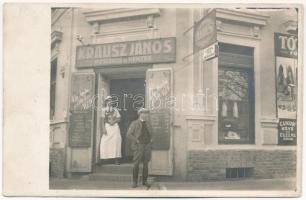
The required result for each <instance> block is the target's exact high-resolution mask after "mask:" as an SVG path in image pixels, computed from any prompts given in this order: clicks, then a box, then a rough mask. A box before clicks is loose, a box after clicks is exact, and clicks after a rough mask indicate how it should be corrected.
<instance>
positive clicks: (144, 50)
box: [76, 37, 176, 68]
mask: <svg viewBox="0 0 306 200" xmlns="http://www.w3.org/2000/svg"><path fill="white" fill-rule="evenodd" d="M76 51H77V52H76V67H77V68H86V67H98V66H116V65H131V64H150V63H170V62H175V60H176V40H175V38H173V37H172V38H160V39H149V40H137V41H126V42H116V43H106V44H96V45H87V46H78V47H77V50H76Z"/></svg>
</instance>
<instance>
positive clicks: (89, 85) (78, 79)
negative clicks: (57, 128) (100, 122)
mask: <svg viewBox="0 0 306 200" xmlns="http://www.w3.org/2000/svg"><path fill="white" fill-rule="evenodd" d="M94 80H95V79H94V74H88V73H74V74H73V75H72V81H71V85H72V88H71V96H70V118H69V146H70V147H90V146H91V138H92V133H93V106H94V104H93V103H94Z"/></svg>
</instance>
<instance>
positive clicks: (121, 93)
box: [110, 78, 145, 162]
mask: <svg viewBox="0 0 306 200" xmlns="http://www.w3.org/2000/svg"><path fill="white" fill-rule="evenodd" d="M110 94H111V96H112V97H113V100H114V102H113V106H115V107H117V108H118V110H119V112H120V115H121V121H120V123H119V127H120V131H121V136H122V148H121V149H122V157H123V159H122V161H123V162H129V161H131V160H132V151H131V149H130V144H129V141H128V139H127V130H128V127H129V125H130V124H131V122H132V121H134V120H135V119H137V117H138V116H137V110H138V109H139V108H140V107H142V106H144V104H145V79H144V78H131V79H112V80H111V81H110Z"/></svg>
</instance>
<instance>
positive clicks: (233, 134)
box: [218, 67, 253, 143]
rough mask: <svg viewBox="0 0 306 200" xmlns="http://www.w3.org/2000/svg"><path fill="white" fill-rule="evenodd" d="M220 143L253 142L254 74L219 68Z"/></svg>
mask: <svg viewBox="0 0 306 200" xmlns="http://www.w3.org/2000/svg"><path fill="white" fill-rule="evenodd" d="M218 73H219V142H220V143H252V142H253V128H252V123H253V121H252V120H253V118H252V115H253V109H252V106H253V103H252V98H253V95H252V91H253V86H252V83H251V81H252V73H251V70H248V69H239V68H229V67H219V72H218Z"/></svg>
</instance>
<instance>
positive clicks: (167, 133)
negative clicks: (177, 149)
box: [146, 68, 173, 175]
mask: <svg viewBox="0 0 306 200" xmlns="http://www.w3.org/2000/svg"><path fill="white" fill-rule="evenodd" d="M172 82H173V81H172V69H171V68H160V69H148V70H147V73H146V96H147V98H146V102H147V103H146V105H147V106H148V107H149V109H150V122H151V125H152V128H153V145H152V159H151V162H150V165H149V167H150V170H149V171H150V174H151V175H172V174H173V139H172V138H173V135H172V125H171V124H172V117H173V116H172V107H171V104H170V103H169V100H171V97H172V96H173V89H172V88H173V84H172Z"/></svg>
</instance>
